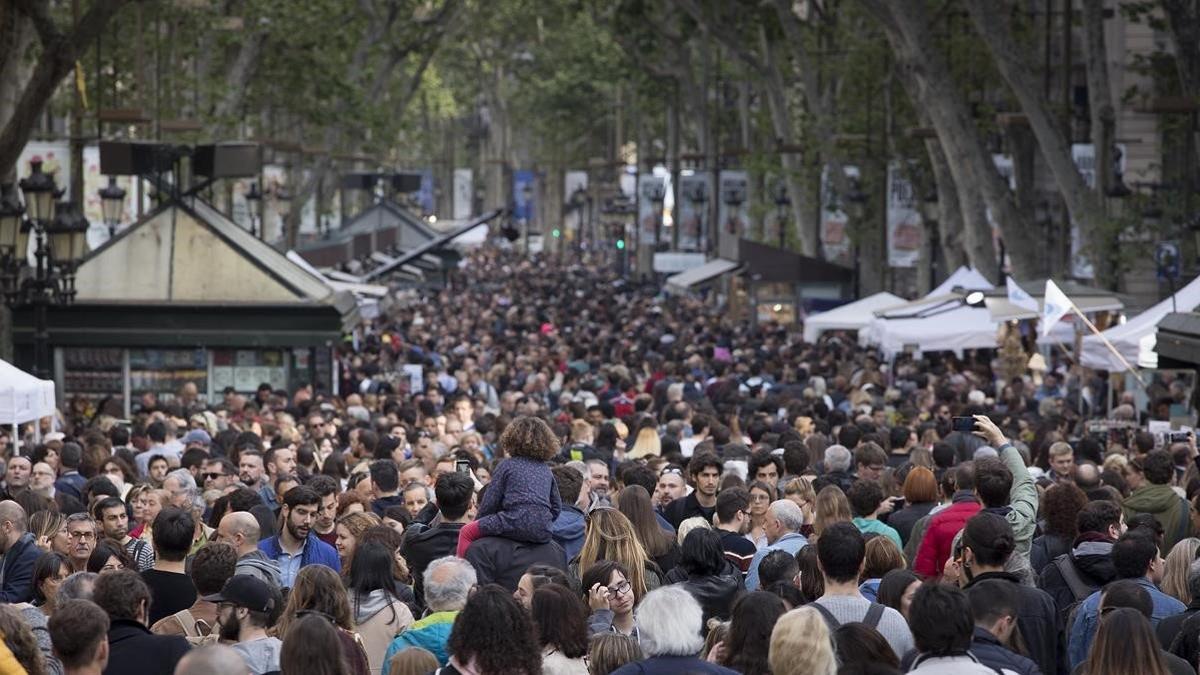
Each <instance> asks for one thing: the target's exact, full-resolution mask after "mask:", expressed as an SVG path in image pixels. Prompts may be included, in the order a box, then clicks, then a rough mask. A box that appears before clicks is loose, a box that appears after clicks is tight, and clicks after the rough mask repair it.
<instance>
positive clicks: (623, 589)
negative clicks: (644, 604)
mask: <svg viewBox="0 0 1200 675" xmlns="http://www.w3.org/2000/svg"><path fill="white" fill-rule="evenodd" d="M631 588H632V586H630V585H629V582H628V581H622V582H621V583H619V584H617V585H616V586H613V587H611V588H609V589H608V597H610V598H615V597H617V596H618V595H625V594H626V593H628V592H629V589H631Z"/></svg>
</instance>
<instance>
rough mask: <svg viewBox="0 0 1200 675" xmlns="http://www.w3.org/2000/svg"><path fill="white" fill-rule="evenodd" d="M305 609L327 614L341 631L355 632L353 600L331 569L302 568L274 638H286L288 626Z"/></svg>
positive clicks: (310, 566)
mask: <svg viewBox="0 0 1200 675" xmlns="http://www.w3.org/2000/svg"><path fill="white" fill-rule="evenodd" d="M306 609H307V610H313V611H317V612H321V613H322V614H325V615H326V616H328V617H330V618H331V619H333V622H334V624H336V625H337V626H338V627H339V628H344V629H346V630H353V627H354V623H353V621H352V618H351V616H350V600H349V598H348V597H347V595H346V589H345V587H344V586H343V585H342V579H341V577H339V576H338V573H337V572H334V571H333V568H331V567H326V566H325V565H309V566H307V567H304V568H301V569H300V573H299V574H297V575H296V583H295V585H293V586H292V590H291V592H289V593H288V599H287V604H286V605H284V607H283V614H282V615H281V616H280V617H279V623H277V624H275V633H274V635H275V636H276V637H279V636H283V635H287V632H288V627H289V626H290V625H291V623H292V622H293V621H295V620H296V614H297V613H298V612H301V611H303V610H306Z"/></svg>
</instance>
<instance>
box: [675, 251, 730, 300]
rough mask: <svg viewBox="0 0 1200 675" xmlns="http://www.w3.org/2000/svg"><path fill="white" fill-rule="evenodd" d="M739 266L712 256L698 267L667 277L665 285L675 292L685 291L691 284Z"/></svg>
mask: <svg viewBox="0 0 1200 675" xmlns="http://www.w3.org/2000/svg"><path fill="white" fill-rule="evenodd" d="M739 267H741V263H739V262H736V261H733V260H726V259H725V258H713V259H712V260H709V261H708V262H706V263H704V264H703V265H700V266H699V267H693V268H692V269H690V270H685V271H683V272H680V273H679V274H674V275H671V276H669V277H667V286H670V287H671V288H673V289H675V290H676V291H677V292H686V291H687V290H688V289H690V288H692V287H693V286H697V285H699V284H702V283H704V282H706V281H710V280H712V279H715V278H717V277H719V276H721V275H722V274H728V273H729V272H732V271H733V270H736V269H737V268H739Z"/></svg>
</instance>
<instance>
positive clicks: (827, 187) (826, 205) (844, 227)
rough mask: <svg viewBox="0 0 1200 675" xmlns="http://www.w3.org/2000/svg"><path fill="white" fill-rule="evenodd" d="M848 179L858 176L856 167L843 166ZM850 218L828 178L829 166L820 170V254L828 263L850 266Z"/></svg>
mask: <svg viewBox="0 0 1200 675" xmlns="http://www.w3.org/2000/svg"><path fill="white" fill-rule="evenodd" d="M842 169H843V170H844V171H845V172H846V176H847V177H849V178H855V179H857V178H858V176H859V173H858V167H857V166H848V165H843V166H842ZM849 223H850V216H848V215H846V211H845V208H844V207H843V205H842V199H841V197H840V196H839V195H838V193H837V189H836V188H835V187H834V184H833V180H832V178H831V177H830V176H829V165H826V166H825V168H824V169H822V170H821V253H822V255H823V256H824V257H825V259H826V260H828V261H829V262H836V263H841V264H844V265H849V264H851V260H850V232H849V229H848V225H849Z"/></svg>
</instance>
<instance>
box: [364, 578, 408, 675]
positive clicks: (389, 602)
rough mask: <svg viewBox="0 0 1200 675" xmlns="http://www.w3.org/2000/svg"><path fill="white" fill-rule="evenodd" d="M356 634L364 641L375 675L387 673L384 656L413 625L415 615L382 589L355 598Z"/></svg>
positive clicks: (401, 602)
mask: <svg viewBox="0 0 1200 675" xmlns="http://www.w3.org/2000/svg"><path fill="white" fill-rule="evenodd" d="M350 607H351V609H353V610H354V631H355V632H356V633H358V635H359V637H361V638H362V644H363V649H364V650H365V651H366V653H367V662H368V665H369V667H370V669H371V672H372V673H378V672H380V671H381V670H382V669H383V655H384V654H385V653H387V649H388V645H390V644H391V643H392V640H393V639H395V637H396V636H397V635H399V634H400V633H402V632H403V631H404V629H406V628H408V627H409V626H411V625H412V623H413V615H412V612H411V611H410V610H409V609H408V605H406V604H404V602H403V601H401V600H399V599H398V598H396V597H394V596H392V594H390V593H388V592H387V591H384V590H382V589H380V590H375V591H371V592H370V593H367V594H366V595H359V594H353V595H352V597H351V598H350Z"/></svg>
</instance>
